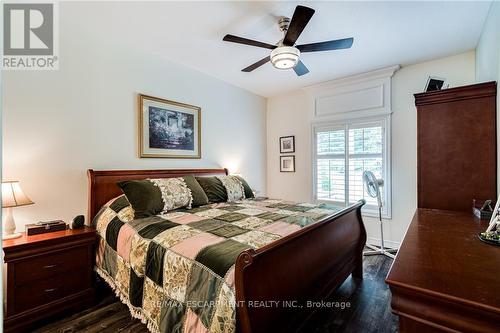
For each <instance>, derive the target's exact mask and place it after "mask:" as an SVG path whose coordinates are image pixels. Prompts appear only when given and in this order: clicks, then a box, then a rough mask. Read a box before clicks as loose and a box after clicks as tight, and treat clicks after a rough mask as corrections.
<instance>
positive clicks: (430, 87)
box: [425, 76, 449, 92]
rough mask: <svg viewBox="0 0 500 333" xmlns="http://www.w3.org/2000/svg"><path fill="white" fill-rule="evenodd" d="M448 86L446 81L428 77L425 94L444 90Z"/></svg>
mask: <svg viewBox="0 0 500 333" xmlns="http://www.w3.org/2000/svg"><path fill="white" fill-rule="evenodd" d="M448 86H449V85H448V84H446V79H443V78H440V77H435V76H429V78H428V79H427V83H426V84H425V92H428V91H435V90H441V89H446V88H448Z"/></svg>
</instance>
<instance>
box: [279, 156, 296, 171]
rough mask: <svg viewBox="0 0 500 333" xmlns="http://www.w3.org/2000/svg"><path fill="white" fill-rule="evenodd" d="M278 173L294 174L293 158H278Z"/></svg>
mask: <svg viewBox="0 0 500 333" xmlns="http://www.w3.org/2000/svg"><path fill="white" fill-rule="evenodd" d="M280 172H295V156H294V155H284V156H280Z"/></svg>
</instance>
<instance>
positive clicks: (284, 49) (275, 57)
mask: <svg viewBox="0 0 500 333" xmlns="http://www.w3.org/2000/svg"><path fill="white" fill-rule="evenodd" d="M299 58H300V51H299V49H297V48H296V47H293V46H280V47H277V48H275V49H274V50H273V51H272V52H271V63H272V64H273V66H274V67H275V68H278V69H290V68H294V67H295V66H296V65H297V64H298V62H299Z"/></svg>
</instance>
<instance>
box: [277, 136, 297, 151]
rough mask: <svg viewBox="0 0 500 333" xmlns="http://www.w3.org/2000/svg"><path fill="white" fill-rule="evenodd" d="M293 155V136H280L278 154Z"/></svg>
mask: <svg viewBox="0 0 500 333" xmlns="http://www.w3.org/2000/svg"><path fill="white" fill-rule="evenodd" d="M286 153H295V136H294V135H290V136H282V137H281V138H280V154H286Z"/></svg>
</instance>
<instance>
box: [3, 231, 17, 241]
mask: <svg viewBox="0 0 500 333" xmlns="http://www.w3.org/2000/svg"><path fill="white" fill-rule="evenodd" d="M19 237H21V233H20V232H15V233H13V234H10V235H2V239H14V238H19Z"/></svg>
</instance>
